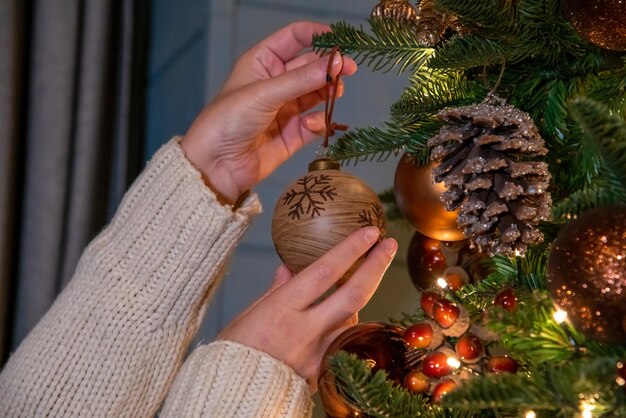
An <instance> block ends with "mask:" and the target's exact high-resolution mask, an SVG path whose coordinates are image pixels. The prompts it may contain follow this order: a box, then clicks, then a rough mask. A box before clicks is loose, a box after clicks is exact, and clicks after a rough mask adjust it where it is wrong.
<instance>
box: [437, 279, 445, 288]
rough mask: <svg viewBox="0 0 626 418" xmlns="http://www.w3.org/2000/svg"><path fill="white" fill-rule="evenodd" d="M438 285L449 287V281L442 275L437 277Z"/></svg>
mask: <svg viewBox="0 0 626 418" xmlns="http://www.w3.org/2000/svg"><path fill="white" fill-rule="evenodd" d="M437 286H439V287H440V288H442V289H445V288H446V287H448V282H446V279H444V278H443V277H440V278H438V279H437Z"/></svg>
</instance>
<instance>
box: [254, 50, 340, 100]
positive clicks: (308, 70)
mask: <svg viewBox="0 0 626 418" xmlns="http://www.w3.org/2000/svg"><path fill="white" fill-rule="evenodd" d="M329 58H330V57H329V56H325V57H322V58H320V59H318V60H317V61H313V62H311V63H309V64H307V65H303V66H301V67H298V68H294V69H293V70H290V71H286V72H284V73H282V74H280V75H278V76H276V77H272V78H269V79H267V80H262V81H259V82H257V83H255V84H254V86H253V87H252V88H253V89H255V90H256V91H254V92H253V94H254V96H253V97H257V98H258V100H259V101H260V102H261V103H263V104H267V105H269V106H271V107H275V108H279V107H281V106H282V105H283V104H285V103H287V102H290V101H292V100H296V99H297V98H299V97H301V96H304V95H306V94H309V93H311V92H314V91H316V90H318V89H320V88H322V87H323V86H324V85H325V84H326V71H327V69H328V68H327V67H328V60H329ZM342 68H343V57H342V56H341V54H335V55H334V57H333V65H332V70H331V73H332V75H333V77H335V76H337V75H338V74H339V73H340V72H341V69H342Z"/></svg>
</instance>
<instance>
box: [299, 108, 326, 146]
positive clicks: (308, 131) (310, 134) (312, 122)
mask: <svg viewBox="0 0 626 418" xmlns="http://www.w3.org/2000/svg"><path fill="white" fill-rule="evenodd" d="M300 126H301V130H300V131H301V132H300V135H301V136H302V138H303V142H305V143H306V142H307V140H308V139H309V138H314V137H316V136H320V135H324V131H325V130H326V121H325V120H324V112H314V113H309V114H308V115H304V116H302V117H301V118H300Z"/></svg>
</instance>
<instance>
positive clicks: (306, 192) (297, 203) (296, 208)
mask: <svg viewBox="0 0 626 418" xmlns="http://www.w3.org/2000/svg"><path fill="white" fill-rule="evenodd" d="M331 181H332V178H331V176H329V175H327V174H320V175H315V176H310V175H306V176H304V177H302V178H301V179H300V180H298V183H297V185H298V186H302V188H301V189H299V188H298V190H296V189H293V188H292V189H291V190H289V191H288V192H287V193H285V196H284V197H283V204H285V205H290V206H289V213H288V215H289V216H290V217H291V220H292V221H293V220H296V219H298V220H300V218H301V217H302V216H304V215H310V216H311V218H314V217H315V216H319V215H321V214H322V211H324V210H326V208H324V204H325V203H326V202H328V201H334V200H335V196H337V188H336V187H333V186H331V184H330V182H331Z"/></svg>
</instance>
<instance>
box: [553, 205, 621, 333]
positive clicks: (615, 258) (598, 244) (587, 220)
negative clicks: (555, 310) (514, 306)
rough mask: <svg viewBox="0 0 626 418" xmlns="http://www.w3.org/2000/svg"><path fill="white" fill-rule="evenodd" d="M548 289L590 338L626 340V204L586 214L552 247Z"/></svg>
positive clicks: (575, 325)
mask: <svg viewBox="0 0 626 418" xmlns="http://www.w3.org/2000/svg"><path fill="white" fill-rule="evenodd" d="M547 277H548V287H549V289H550V293H551V294H552V298H553V299H554V300H555V302H556V303H557V304H558V305H559V306H560V307H561V308H562V309H563V310H565V311H566V312H567V315H568V318H569V319H570V320H571V321H572V323H573V325H574V327H575V328H576V329H577V330H578V331H580V332H582V333H583V334H585V335H586V336H587V337H588V338H591V339H594V340H598V341H602V342H613V343H618V342H619V343H623V342H624V341H626V206H624V205H621V206H607V207H602V208H598V209H593V210H590V211H588V212H585V213H584V214H583V215H582V216H580V217H579V218H578V219H576V220H574V221H572V222H571V223H569V224H568V225H567V226H566V227H565V228H564V229H563V230H562V231H561V232H560V233H559V235H558V237H557V239H556V241H554V243H553V245H552V250H551V251H550V258H549V260H548V270H547Z"/></svg>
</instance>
